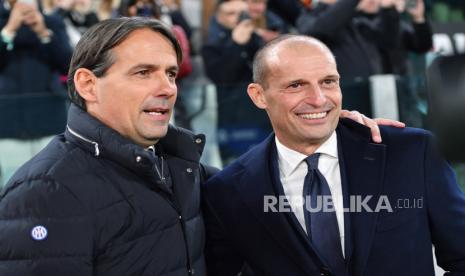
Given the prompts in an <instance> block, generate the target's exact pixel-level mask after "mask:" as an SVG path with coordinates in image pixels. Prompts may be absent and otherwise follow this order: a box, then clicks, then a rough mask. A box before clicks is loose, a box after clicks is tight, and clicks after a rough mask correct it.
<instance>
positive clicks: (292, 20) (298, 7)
mask: <svg viewBox="0 0 465 276" xmlns="http://www.w3.org/2000/svg"><path fill="white" fill-rule="evenodd" d="M310 2H311V1H310ZM304 5H305V0H286V1H283V0H268V9H269V10H270V11H272V12H274V13H275V14H277V15H278V16H279V17H281V19H283V20H284V21H285V22H286V23H287V24H288V25H289V26H292V27H295V25H296V21H297V18H298V17H299V15H300V13H301V12H302V10H303V8H304Z"/></svg>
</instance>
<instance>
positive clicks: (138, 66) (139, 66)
mask: <svg viewBox="0 0 465 276" xmlns="http://www.w3.org/2000/svg"><path fill="white" fill-rule="evenodd" d="M158 68H160V66H156V65H153V64H149V63H141V64H136V65H134V66H132V67H131V68H130V69H129V71H130V72H132V71H136V70H139V69H145V70H156V69H158Z"/></svg>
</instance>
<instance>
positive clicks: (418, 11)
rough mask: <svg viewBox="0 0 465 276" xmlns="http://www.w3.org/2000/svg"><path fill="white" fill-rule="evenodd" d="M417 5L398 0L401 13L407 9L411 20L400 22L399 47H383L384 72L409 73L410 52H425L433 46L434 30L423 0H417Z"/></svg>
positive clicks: (397, 6)
mask: <svg viewBox="0 0 465 276" xmlns="http://www.w3.org/2000/svg"><path fill="white" fill-rule="evenodd" d="M415 3H416V4H415V5H413V6H411V7H406V6H405V4H406V0H396V9H397V11H398V12H399V13H401V14H402V13H404V12H405V11H406V12H407V13H408V15H409V16H410V20H401V22H400V43H399V44H398V47H397V48H390V49H387V48H381V52H382V56H383V73H386V74H397V75H406V74H407V73H408V52H413V53H417V54H424V53H426V52H428V51H429V50H430V49H431V48H432V47H433V39H432V36H433V32H432V30H431V26H430V25H429V23H428V21H427V20H426V18H425V4H424V2H423V0H416V1H415Z"/></svg>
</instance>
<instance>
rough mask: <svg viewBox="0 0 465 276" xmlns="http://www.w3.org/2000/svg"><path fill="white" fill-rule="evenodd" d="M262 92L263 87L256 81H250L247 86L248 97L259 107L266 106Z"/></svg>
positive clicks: (263, 107) (264, 107)
mask: <svg viewBox="0 0 465 276" xmlns="http://www.w3.org/2000/svg"><path fill="white" fill-rule="evenodd" d="M264 92H265V91H264V90H263V87H262V86H261V85H260V84H258V83H251V84H249V86H248V87H247V94H249V97H250V99H252V101H253V103H254V104H255V105H256V106H257V107H258V108H260V109H266V108H267V106H268V105H267V103H266V99H265V95H264V94H263V93H264Z"/></svg>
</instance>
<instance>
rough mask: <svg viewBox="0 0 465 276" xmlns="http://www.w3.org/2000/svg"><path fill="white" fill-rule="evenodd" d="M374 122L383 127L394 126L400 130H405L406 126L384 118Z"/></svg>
mask: <svg viewBox="0 0 465 276" xmlns="http://www.w3.org/2000/svg"><path fill="white" fill-rule="evenodd" d="M374 121H375V122H376V123H377V124H378V125H381V126H393V127H398V128H404V127H405V124H404V123H402V122H399V121H396V120H391V119H384V118H376V119H374Z"/></svg>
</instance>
